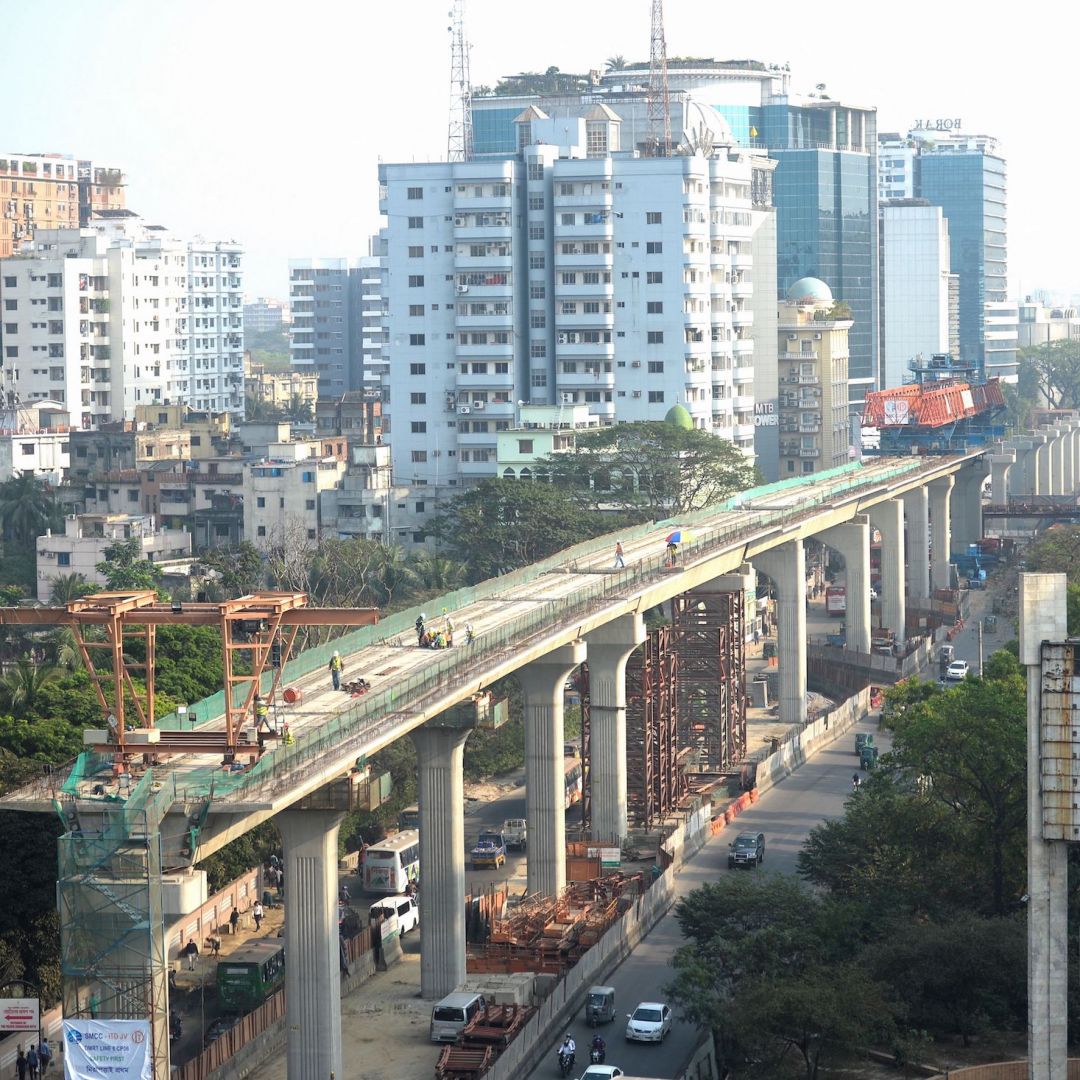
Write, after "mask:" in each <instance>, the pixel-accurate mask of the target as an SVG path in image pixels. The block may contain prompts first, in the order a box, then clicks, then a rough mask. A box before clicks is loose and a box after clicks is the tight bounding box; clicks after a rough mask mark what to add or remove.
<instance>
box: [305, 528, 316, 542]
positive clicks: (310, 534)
mask: <svg viewBox="0 0 1080 1080" xmlns="http://www.w3.org/2000/svg"><path fill="white" fill-rule="evenodd" d="M307 538H308V539H309V540H314V539H315V538H316V532H315V530H314V529H308V531H307Z"/></svg>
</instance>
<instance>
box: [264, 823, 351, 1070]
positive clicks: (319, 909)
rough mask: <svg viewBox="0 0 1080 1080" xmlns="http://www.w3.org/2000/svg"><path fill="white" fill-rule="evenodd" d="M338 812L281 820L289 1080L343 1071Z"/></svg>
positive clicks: (279, 826)
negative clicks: (338, 916)
mask: <svg viewBox="0 0 1080 1080" xmlns="http://www.w3.org/2000/svg"><path fill="white" fill-rule="evenodd" d="M343 816H344V815H343V814H342V813H341V812H340V811H336V810H284V811H282V813H280V814H278V815H277V817H276V818H275V819H274V820H275V823H276V824H277V827H278V829H279V830H280V832H281V838H282V841H283V843H284V846H285V885H286V888H285V955H286V957H287V958H288V962H287V963H286V965H285V1023H286V1028H287V1031H288V1050H287V1057H288V1070H287V1071H288V1075H289V1077H290V1080H327V1077H329V1076H331V1075H333V1076H343V1075H344V1074H343V1073H342V1071H341V966H340V944H339V939H338V920H337V915H338V880H337V866H338V826H339V825H340V824H341V819H342V817H343Z"/></svg>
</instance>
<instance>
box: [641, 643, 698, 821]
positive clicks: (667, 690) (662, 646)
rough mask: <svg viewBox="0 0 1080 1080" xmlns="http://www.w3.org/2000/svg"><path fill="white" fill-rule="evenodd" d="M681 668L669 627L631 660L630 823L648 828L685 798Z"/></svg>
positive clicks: (646, 644)
mask: <svg viewBox="0 0 1080 1080" xmlns="http://www.w3.org/2000/svg"><path fill="white" fill-rule="evenodd" d="M677 670H678V658H677V657H676V655H675V653H674V652H673V651H672V650H671V630H670V628H669V627H666V626H664V627H660V628H659V629H657V630H652V631H650V633H649V635H648V637H647V638H646V639H645V643H644V645H642V646H641V647H640V648H639V649H635V650H634V652H633V653H632V654H631V655H630V659H629V660H628V661H627V662H626V809H627V817H628V819H629V821H630V822H631V823H632V824H634V825H636V826H639V827H641V828H645V829H649V828H652V826H653V825H655V824H657V823H659V822H660V821H662V820H663V819H664V817H665V816H666V815H667V814H669V813H671V812H672V811H673V810H674V809H675V808H676V806H677V805H678V803H679V800H680V799H681V798H682V796H683V795H684V794H685V788H686V780H685V777H684V775H683V771H682V768H681V766H680V761H679V747H678V724H677V720H676V699H677V693H676V687H677V685H678V680H677Z"/></svg>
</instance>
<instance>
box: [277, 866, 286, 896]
mask: <svg viewBox="0 0 1080 1080" xmlns="http://www.w3.org/2000/svg"><path fill="white" fill-rule="evenodd" d="M277 894H278V899H279V900H280V899H281V898H282V897H283V896H284V895H285V871H284V870H279V871H278V872H277Z"/></svg>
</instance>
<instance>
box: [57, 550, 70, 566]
mask: <svg viewBox="0 0 1080 1080" xmlns="http://www.w3.org/2000/svg"><path fill="white" fill-rule="evenodd" d="M56 565H57V566H70V565H71V552H70V551H58V552H57V553H56Z"/></svg>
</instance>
